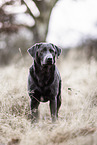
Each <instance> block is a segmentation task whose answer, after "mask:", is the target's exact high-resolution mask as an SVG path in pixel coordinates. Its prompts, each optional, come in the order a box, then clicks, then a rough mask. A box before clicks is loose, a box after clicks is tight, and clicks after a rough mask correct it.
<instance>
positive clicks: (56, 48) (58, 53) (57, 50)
mask: <svg viewBox="0 0 97 145" xmlns="http://www.w3.org/2000/svg"><path fill="white" fill-rule="evenodd" d="M50 44H51V45H52V46H53V48H54V49H55V51H56V54H57V58H58V56H59V55H60V54H61V48H59V47H57V46H56V45H54V44H52V43H50Z"/></svg>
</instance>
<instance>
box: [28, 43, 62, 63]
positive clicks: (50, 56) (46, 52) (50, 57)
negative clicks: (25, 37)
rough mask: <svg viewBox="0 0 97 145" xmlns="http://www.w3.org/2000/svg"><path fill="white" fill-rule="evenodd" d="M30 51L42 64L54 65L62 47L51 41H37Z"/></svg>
mask: <svg viewBox="0 0 97 145" xmlns="http://www.w3.org/2000/svg"><path fill="white" fill-rule="evenodd" d="M28 52H29V54H30V55H31V56H32V57H33V58H34V59H35V61H36V62H37V63H39V64H40V65H52V64H54V63H55V57H56V56H57V58H58V56H59V55H60V53H61V49H60V48H58V47H57V46H56V45H54V44H51V43H36V44H35V45H33V46H32V47H31V48H29V49H28Z"/></svg>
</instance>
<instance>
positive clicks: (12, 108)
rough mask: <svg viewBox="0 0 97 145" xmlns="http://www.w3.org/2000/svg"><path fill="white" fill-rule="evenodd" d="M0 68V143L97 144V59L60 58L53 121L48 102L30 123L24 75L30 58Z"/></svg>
mask: <svg viewBox="0 0 97 145" xmlns="http://www.w3.org/2000/svg"><path fill="white" fill-rule="evenodd" d="M24 59H25V60H24V62H25V63H24V62H23V60H21V61H20V62H19V63H17V64H13V65H10V66H7V67H2V68H0V145H1V144H4V145H15V144H16V145H18V144H19V145H59V144H60V145H97V62H96V61H95V60H91V62H90V64H88V63H87V62H86V61H78V60H77V61H76V60H72V59H71V58H70V57H69V58H68V59H66V60H63V59H62V58H60V62H59V65H58V68H59V70H60V73H61V76H62V106H61V108H60V111H59V120H58V121H57V122H56V123H55V124H52V122H51V117H50V111H49V104H48V103H45V104H43V103H41V104H40V107H39V110H40V120H39V122H38V123H36V124H31V123H30V122H31V120H30V119H29V117H28V116H29V113H30V109H29V101H30V99H29V97H28V94H27V75H28V68H29V66H30V64H31V60H30V61H29V59H31V58H24Z"/></svg>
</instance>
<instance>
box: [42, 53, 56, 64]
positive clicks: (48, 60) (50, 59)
mask: <svg viewBox="0 0 97 145" xmlns="http://www.w3.org/2000/svg"><path fill="white" fill-rule="evenodd" d="M52 64H54V59H53V56H52V54H48V55H46V56H45V57H44V59H43V65H52Z"/></svg>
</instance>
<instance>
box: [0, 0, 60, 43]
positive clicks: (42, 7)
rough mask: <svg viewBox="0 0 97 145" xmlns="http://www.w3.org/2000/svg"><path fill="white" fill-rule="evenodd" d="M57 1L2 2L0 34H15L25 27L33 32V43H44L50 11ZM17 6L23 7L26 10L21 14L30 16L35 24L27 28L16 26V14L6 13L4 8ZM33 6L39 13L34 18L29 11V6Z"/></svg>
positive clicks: (21, 25)
mask: <svg viewBox="0 0 97 145" xmlns="http://www.w3.org/2000/svg"><path fill="white" fill-rule="evenodd" d="M57 1H58V0H33V1H32V0H17V1H15V0H6V1H2V4H1V6H0V32H5V33H13V32H17V31H18V30H19V29H20V28H21V27H26V28H28V29H30V31H32V32H33V35H34V40H33V41H34V43H36V42H40V41H45V39H46V35H47V32H48V24H49V18H50V14H51V11H52V8H53V7H54V5H55V4H56V2H57ZM17 3H18V5H19V6H20V7H22V6H25V7H26V9H25V11H24V12H23V13H25V14H28V15H30V16H31V17H32V18H33V19H34V21H35V24H34V25H33V26H28V25H25V24H16V23H14V22H15V16H16V14H15V13H14V12H13V11H12V12H10V13H8V12H7V11H6V7H10V6H11V7H12V6H13V7H14V6H16V5H17ZM29 3H30V5H33V4H34V5H35V6H36V8H37V9H38V11H39V15H38V16H36V15H35V14H34V12H33V10H32V9H31V7H30V5H29Z"/></svg>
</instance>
